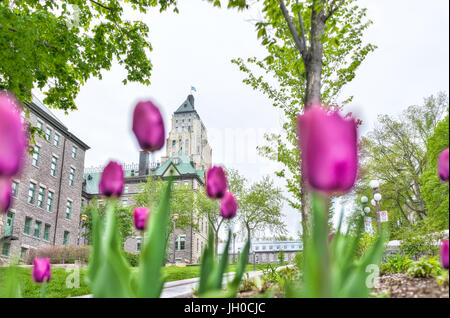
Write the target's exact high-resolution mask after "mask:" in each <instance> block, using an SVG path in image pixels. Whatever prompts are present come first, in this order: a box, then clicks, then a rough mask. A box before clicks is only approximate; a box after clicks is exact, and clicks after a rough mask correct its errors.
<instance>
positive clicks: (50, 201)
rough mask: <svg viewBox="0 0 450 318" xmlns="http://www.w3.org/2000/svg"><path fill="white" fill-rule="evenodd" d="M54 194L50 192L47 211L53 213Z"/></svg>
mask: <svg viewBox="0 0 450 318" xmlns="http://www.w3.org/2000/svg"><path fill="white" fill-rule="evenodd" d="M53 196H54V193H53V192H50V191H49V192H48V194H47V211H48V212H52V211H53Z"/></svg>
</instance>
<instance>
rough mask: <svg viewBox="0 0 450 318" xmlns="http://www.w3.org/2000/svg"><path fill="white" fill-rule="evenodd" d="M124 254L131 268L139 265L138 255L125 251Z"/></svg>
mask: <svg viewBox="0 0 450 318" xmlns="http://www.w3.org/2000/svg"><path fill="white" fill-rule="evenodd" d="M124 254H125V257H126V258H127V260H128V263H130V265H131V266H132V267H137V266H138V265H139V254H133V253H129V252H126V251H124Z"/></svg>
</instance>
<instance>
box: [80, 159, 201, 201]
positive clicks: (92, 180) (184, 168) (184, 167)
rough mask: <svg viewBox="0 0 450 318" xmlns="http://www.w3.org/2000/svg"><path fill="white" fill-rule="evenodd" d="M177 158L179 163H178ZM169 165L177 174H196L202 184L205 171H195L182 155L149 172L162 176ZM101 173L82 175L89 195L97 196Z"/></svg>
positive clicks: (129, 171)
mask: <svg viewBox="0 0 450 318" xmlns="http://www.w3.org/2000/svg"><path fill="white" fill-rule="evenodd" d="M178 158H179V162H178ZM170 165H173V166H174V167H175V169H176V170H177V171H178V173H179V174H181V175H184V174H196V175H197V176H198V177H199V178H200V180H202V181H203V182H204V180H205V171H203V170H195V168H194V167H193V166H192V164H191V159H190V158H189V157H188V156H186V155H184V154H182V153H178V154H177V155H175V156H174V157H172V158H169V159H168V160H167V161H166V162H165V163H164V164H163V165H161V166H159V167H158V168H157V169H156V170H153V171H151V174H152V175H153V176H162V175H164V173H165V172H166V171H167V169H168V168H169V166H170ZM124 173H125V177H131V170H125V171H124ZM101 175H102V173H101V172H89V173H84V175H83V180H85V181H86V185H85V187H84V188H83V190H84V191H85V192H86V193H89V194H99V189H98V184H99V183H100V177H101Z"/></svg>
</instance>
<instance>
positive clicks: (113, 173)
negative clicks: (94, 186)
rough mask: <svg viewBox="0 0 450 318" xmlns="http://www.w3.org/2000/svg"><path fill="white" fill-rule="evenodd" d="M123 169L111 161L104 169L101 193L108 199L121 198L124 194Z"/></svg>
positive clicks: (100, 186) (101, 179)
mask: <svg viewBox="0 0 450 318" xmlns="http://www.w3.org/2000/svg"><path fill="white" fill-rule="evenodd" d="M124 183H125V181H124V174H123V168H122V166H121V165H120V164H118V163H117V162H114V161H111V162H109V163H108V165H107V166H106V167H105V169H103V173H102V176H101V178H100V183H99V185H98V186H99V189H100V193H101V194H102V195H104V196H106V197H120V196H121V195H122V192H123V185H124Z"/></svg>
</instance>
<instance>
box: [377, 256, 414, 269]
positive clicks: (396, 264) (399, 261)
mask: <svg viewBox="0 0 450 318" xmlns="http://www.w3.org/2000/svg"><path fill="white" fill-rule="evenodd" d="M412 263H413V260H411V259H410V258H409V257H408V256H407V255H401V254H397V255H396V256H390V257H388V258H387V259H386V261H385V262H384V263H383V264H381V270H380V271H381V274H385V273H390V274H395V273H404V272H406V271H407V270H408V269H409V267H410V266H411V265H412Z"/></svg>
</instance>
